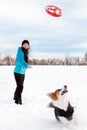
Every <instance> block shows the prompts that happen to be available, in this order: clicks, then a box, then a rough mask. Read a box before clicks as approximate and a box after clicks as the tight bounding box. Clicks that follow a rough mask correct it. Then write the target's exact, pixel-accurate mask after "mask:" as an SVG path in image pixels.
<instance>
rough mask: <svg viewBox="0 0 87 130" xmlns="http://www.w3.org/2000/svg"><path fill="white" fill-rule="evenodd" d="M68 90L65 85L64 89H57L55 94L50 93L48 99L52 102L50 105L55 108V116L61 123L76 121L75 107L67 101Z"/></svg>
mask: <svg viewBox="0 0 87 130" xmlns="http://www.w3.org/2000/svg"><path fill="white" fill-rule="evenodd" d="M67 93H68V89H67V86H66V85H65V86H64V87H63V88H62V89H57V90H56V91H55V92H52V93H48V94H47V95H48V97H50V98H51V100H52V102H50V103H49V105H48V106H49V107H50V108H54V114H55V117H56V119H57V120H58V121H59V122H63V123H65V122H70V121H72V120H75V119H74V113H75V107H73V106H71V104H70V102H69V101H68V99H67V96H66V95H67Z"/></svg>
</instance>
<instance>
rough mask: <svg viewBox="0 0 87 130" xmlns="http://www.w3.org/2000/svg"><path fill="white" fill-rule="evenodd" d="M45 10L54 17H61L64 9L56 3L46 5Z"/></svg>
mask: <svg viewBox="0 0 87 130" xmlns="http://www.w3.org/2000/svg"><path fill="white" fill-rule="evenodd" d="M45 10H46V12H47V13H48V14H49V15H51V16H54V17H60V16H61V15H62V10H61V9H60V8H59V7H57V6H54V5H48V6H46V8H45Z"/></svg>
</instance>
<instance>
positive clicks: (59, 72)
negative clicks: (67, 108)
mask: <svg viewBox="0 0 87 130" xmlns="http://www.w3.org/2000/svg"><path fill="white" fill-rule="evenodd" d="M13 68H14V67H13V66H9V67H8V66H0V130H59V129H61V130H87V67H86V66H32V68H29V69H28V70H27V72H26V78H25V84H24V91H23V105H16V104H15V103H14V101H13V94H14V91H15V87H16V84H15V80H14V75H13ZM65 84H66V85H67V86H68V90H69V93H68V95H67V96H68V98H69V100H70V102H71V104H72V105H73V106H76V108H77V114H76V117H77V124H74V123H70V124H60V123H58V122H57V121H56V119H55V117H54V111H53V109H50V108H48V107H47V105H48V103H49V102H50V99H49V98H48V97H47V95H46V93H48V92H52V91H54V90H55V89H57V88H61V87H63V86H64V85H65Z"/></svg>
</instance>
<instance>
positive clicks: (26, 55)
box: [21, 40, 30, 63]
mask: <svg viewBox="0 0 87 130" xmlns="http://www.w3.org/2000/svg"><path fill="white" fill-rule="evenodd" d="M24 43H27V44H28V45H30V43H29V41H28V40H23V41H22V47H21V48H22V50H23V52H24V59H25V62H27V63H28V54H29V48H28V49H25V48H23V44H24Z"/></svg>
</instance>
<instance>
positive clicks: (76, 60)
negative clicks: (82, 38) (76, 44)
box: [0, 53, 87, 65]
mask: <svg viewBox="0 0 87 130" xmlns="http://www.w3.org/2000/svg"><path fill="white" fill-rule="evenodd" d="M29 64H30V65H87V53H85V54H84V57H82V58H81V57H69V56H66V57H65V58H64V59H61V58H48V59H35V58H32V59H29ZM0 65H15V58H13V57H11V56H4V57H2V56H0Z"/></svg>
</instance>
